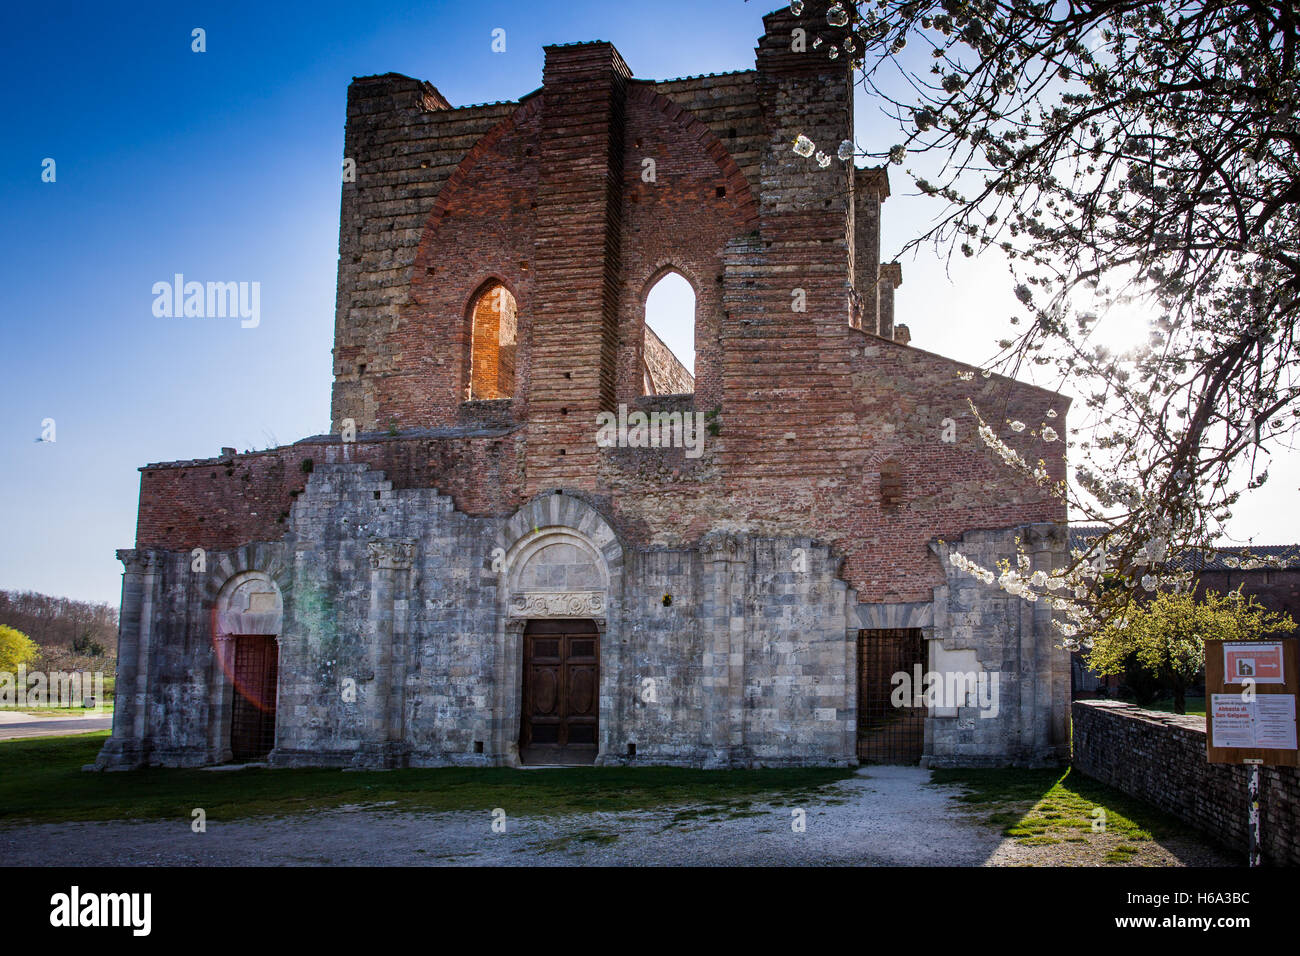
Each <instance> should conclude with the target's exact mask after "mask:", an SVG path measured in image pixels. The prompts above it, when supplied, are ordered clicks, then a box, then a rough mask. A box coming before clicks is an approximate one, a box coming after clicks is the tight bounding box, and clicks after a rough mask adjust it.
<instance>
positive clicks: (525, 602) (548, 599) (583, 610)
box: [510, 591, 605, 617]
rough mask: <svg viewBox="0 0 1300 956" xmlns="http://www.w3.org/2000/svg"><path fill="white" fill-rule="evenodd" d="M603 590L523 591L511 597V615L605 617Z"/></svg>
mask: <svg viewBox="0 0 1300 956" xmlns="http://www.w3.org/2000/svg"><path fill="white" fill-rule="evenodd" d="M604 615H605V595H604V593H603V592H601V591H531V592H530V591H523V592H520V593H518V594H515V595H513V596H512V597H511V599H510V616H511V617H604Z"/></svg>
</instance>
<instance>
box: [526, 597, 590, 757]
mask: <svg viewBox="0 0 1300 956" xmlns="http://www.w3.org/2000/svg"><path fill="white" fill-rule="evenodd" d="M522 697H523V700H522V706H521V708H520V712H521V721H520V731H519V759H520V760H521V761H522V762H523V763H525V764H574V765H577V764H592V763H595V762H596V753H597V741H598V739H599V738H598V732H599V714H600V633H599V631H598V630H597V628H596V623H595V622H594V621H591V620H580V619H575V620H535V621H529V622H528V624H527V625H526V626H525V627H524V674H523V695H522Z"/></svg>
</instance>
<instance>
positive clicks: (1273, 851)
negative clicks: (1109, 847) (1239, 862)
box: [1073, 700, 1300, 866]
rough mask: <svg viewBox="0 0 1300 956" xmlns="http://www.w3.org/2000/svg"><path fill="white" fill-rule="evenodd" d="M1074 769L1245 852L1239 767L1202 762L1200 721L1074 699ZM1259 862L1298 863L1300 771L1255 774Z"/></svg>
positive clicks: (1286, 769)
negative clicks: (1257, 786)
mask: <svg viewBox="0 0 1300 956" xmlns="http://www.w3.org/2000/svg"><path fill="white" fill-rule="evenodd" d="M1073 716H1074V759H1073V764H1074V767H1075V769H1077V770H1079V771H1080V772H1081V773H1085V774H1087V775H1088V776H1089V777H1092V778H1093V779H1094V780H1100V781H1101V782H1102V783H1105V784H1108V785H1110V786H1112V787H1115V788H1116V789H1117V790H1122V791H1123V792H1125V793H1127V794H1129V795H1130V796H1134V797H1138V798H1139V799H1141V800H1145V801H1146V802H1147V803H1150V804H1152V805H1153V806H1155V807H1158V808H1159V809H1161V810H1164V811H1165V812H1167V813H1170V814H1173V815H1174V816H1176V817H1178V818H1179V819H1181V820H1183V821H1185V822H1186V823H1188V824H1190V825H1191V826H1193V827H1195V828H1196V829H1198V830H1200V831H1201V832H1203V833H1205V834H1206V835H1207V836H1209V837H1210V838H1211V839H1212V840H1214V841H1215V842H1216V843H1219V844H1220V845H1222V846H1224V847H1225V848H1227V849H1230V850H1234V851H1237V852H1240V853H1242V854H1243V855H1244V854H1245V852H1246V848H1247V845H1248V843H1247V841H1248V836H1247V833H1246V777H1247V770H1246V768H1245V767H1240V766H1229V765H1227V764H1211V763H1208V762H1207V761H1206V759H1205V718H1203V717H1179V716H1177V715H1175V714H1162V713H1158V712H1156V711H1150V710H1143V709H1141V708H1140V707H1135V706H1133V705H1132V704H1122V703H1119V702H1118V701H1110V700H1076V701H1075V702H1074V707H1073ZM1260 811H1261V836H1262V843H1263V857H1264V862H1265V863H1267V864H1270V865H1274V866H1295V865H1296V864H1300V771H1297V770H1296V769H1295V768H1292V767H1264V768H1262V770H1261V773H1260Z"/></svg>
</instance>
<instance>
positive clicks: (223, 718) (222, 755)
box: [213, 571, 283, 761]
mask: <svg viewBox="0 0 1300 956" xmlns="http://www.w3.org/2000/svg"><path fill="white" fill-rule="evenodd" d="M282 618H283V606H282V602H281V598H280V590H279V588H278V587H276V585H275V582H274V581H272V580H271V578H270V577H269V576H268V575H266V574H263V573H262V572H259V571H248V572H244V573H243V574H238V575H236V576H235V577H233V578H231V579H230V581H228V582H227V583H226V585H225V587H223V588H222V590H221V593H220V595H219V596H218V598H217V603H216V619H215V621H214V627H213V639H214V642H215V645H216V648H215V649H216V660H217V664H218V667H217V673H216V674H215V675H214V682H215V687H214V691H213V697H214V708H213V710H214V724H215V728H214V729H215V732H216V737H217V742H216V743H217V746H216V751H217V756H218V759H219V760H237V761H256V760H262V759H265V758H266V756H267V755H268V754H270V752H271V750H272V749H274V747H275V716H276V703H277V699H278V685H279V676H280V675H279V671H280V647H279V635H280V628H281V623H282Z"/></svg>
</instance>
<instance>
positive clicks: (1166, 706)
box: [1146, 697, 1205, 717]
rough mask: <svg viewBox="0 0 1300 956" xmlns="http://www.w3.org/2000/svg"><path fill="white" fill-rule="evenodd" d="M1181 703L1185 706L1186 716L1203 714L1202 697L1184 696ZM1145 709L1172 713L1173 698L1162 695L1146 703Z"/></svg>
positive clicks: (1203, 699)
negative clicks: (1156, 699)
mask: <svg viewBox="0 0 1300 956" xmlns="http://www.w3.org/2000/svg"><path fill="white" fill-rule="evenodd" d="M1183 704H1184V705H1185V706H1186V709H1187V711H1186V712H1187V716H1188V717H1204V716H1205V698H1204V697H1185V698H1183ZM1146 709H1147V710H1159V711H1162V712H1164V713H1166V714H1172V713H1173V712H1174V699H1173V698H1172V697H1163V698H1161V699H1160V700H1158V701H1156V702H1155V703H1152V704H1147V705H1146Z"/></svg>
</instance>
